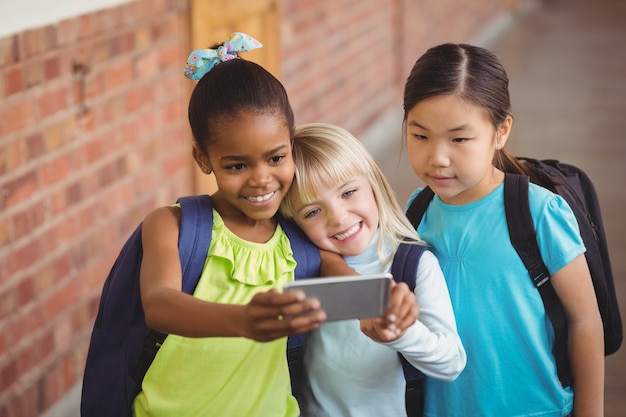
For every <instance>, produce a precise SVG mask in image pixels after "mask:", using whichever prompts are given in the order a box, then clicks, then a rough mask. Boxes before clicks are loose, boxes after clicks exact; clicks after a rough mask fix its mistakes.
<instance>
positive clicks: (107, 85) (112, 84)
mask: <svg viewBox="0 0 626 417" xmlns="http://www.w3.org/2000/svg"><path fill="white" fill-rule="evenodd" d="M132 79H133V68H132V64H131V63H130V62H128V61H123V62H120V63H119V64H117V65H115V66H112V67H111V68H109V69H107V70H106V71H105V72H104V89H105V91H110V90H113V89H116V88H119V87H121V86H124V85H127V84H128V83H130V82H131V81H132Z"/></svg>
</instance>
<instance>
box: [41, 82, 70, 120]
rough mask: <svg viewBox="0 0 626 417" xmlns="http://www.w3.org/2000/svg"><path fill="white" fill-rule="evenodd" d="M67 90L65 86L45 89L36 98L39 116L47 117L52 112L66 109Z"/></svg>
mask: <svg viewBox="0 0 626 417" xmlns="http://www.w3.org/2000/svg"><path fill="white" fill-rule="evenodd" d="M68 96H69V94H68V91H67V89H66V88H65V87H61V88H58V89H55V90H50V91H46V92H44V93H43V94H41V96H40V97H39V99H38V110H39V116H40V117H48V116H50V115H52V114H54V113H57V112H59V111H62V110H65V109H67V107H68V105H69V103H68Z"/></svg>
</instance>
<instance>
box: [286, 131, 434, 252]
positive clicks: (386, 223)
mask: <svg viewBox="0 0 626 417" xmlns="http://www.w3.org/2000/svg"><path fill="white" fill-rule="evenodd" d="M293 157H294V162H295V165H296V173H295V178H294V185H297V186H292V187H291V189H290V190H289V192H288V193H287V195H286V196H285V198H284V199H283V201H282V203H281V206H280V211H281V213H282V214H283V215H284V216H285V217H287V218H293V217H294V214H295V213H294V204H296V202H297V201H300V202H302V203H304V204H309V203H311V202H312V201H315V199H317V198H318V196H319V195H320V194H321V193H322V192H323V191H326V190H328V189H332V188H335V187H337V186H339V185H341V184H344V183H345V182H347V181H349V180H351V179H352V178H355V177H358V176H363V177H365V178H366V179H367V180H368V182H369V184H370V186H371V187H372V192H373V194H374V199H375V200H376V206H377V208H378V213H379V219H380V220H379V222H380V223H379V225H378V227H379V231H380V237H381V238H380V240H379V242H378V255H379V257H380V259H381V261H382V262H383V263H385V264H386V263H388V262H391V260H392V257H393V254H394V253H395V251H396V249H397V248H398V245H400V243H401V242H402V241H403V240H404V239H407V238H408V239H413V240H414V241H415V242H416V243H421V244H424V242H423V241H422V240H421V239H420V238H419V236H418V234H417V232H416V231H415V229H414V228H413V226H412V225H411V223H410V222H409V220H408V219H407V218H406V216H405V215H404V211H403V210H402V207H401V206H400V203H399V202H398V199H397V197H396V195H395V193H394V191H393V189H392V188H391V186H390V185H389V182H388V181H387V179H386V178H385V176H384V174H383V173H382V171H381V170H380V168H379V167H378V165H377V164H376V162H375V161H374V159H373V158H372V156H371V154H370V153H369V152H368V151H367V149H365V147H364V146H363V144H361V142H360V141H359V140H358V139H356V138H355V137H354V136H352V135H351V134H350V133H349V132H348V131H347V130H345V129H342V128H340V127H339V126H335V125H332V124H327V123H310V124H305V125H301V126H298V127H297V128H296V133H295V136H294V139H293ZM385 242H391V243H392V251H391V253H388V252H386V251H385Z"/></svg>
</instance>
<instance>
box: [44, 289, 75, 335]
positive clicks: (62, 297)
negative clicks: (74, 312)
mask: <svg viewBox="0 0 626 417" xmlns="http://www.w3.org/2000/svg"><path fill="white" fill-rule="evenodd" d="M75 302H76V283H75V281H69V282H64V283H63V284H62V285H61V286H60V287H59V288H58V289H57V290H56V291H54V293H53V294H51V295H50V296H48V297H45V298H44V300H43V314H44V316H45V317H46V320H48V321H51V320H54V318H56V317H57V316H58V315H60V314H61V313H63V312H64V311H65V309H66V308H67V307H68V306H71V305H72V304H73V303H75ZM66 325H67V323H66V322H65V320H60V321H59V322H58V323H57V326H61V327H58V328H57V330H56V331H55V337H54V340H55V345H56V346H59V344H66V343H67V341H68V340H71V332H69V333H68V331H67V329H66V327H65V326H66Z"/></svg>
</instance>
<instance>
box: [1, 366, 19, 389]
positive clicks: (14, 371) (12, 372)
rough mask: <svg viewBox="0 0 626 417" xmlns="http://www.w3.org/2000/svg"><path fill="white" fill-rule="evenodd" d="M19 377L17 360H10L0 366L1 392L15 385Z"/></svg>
mask: <svg viewBox="0 0 626 417" xmlns="http://www.w3.org/2000/svg"><path fill="white" fill-rule="evenodd" d="M18 377H19V370H18V367H17V362H15V361H12V360H11V361H8V362H7V363H5V364H4V365H2V367H1V368H0V392H4V391H5V390H7V389H8V388H9V387H11V385H13V384H14V383H15V382H16V381H17V379H18Z"/></svg>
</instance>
